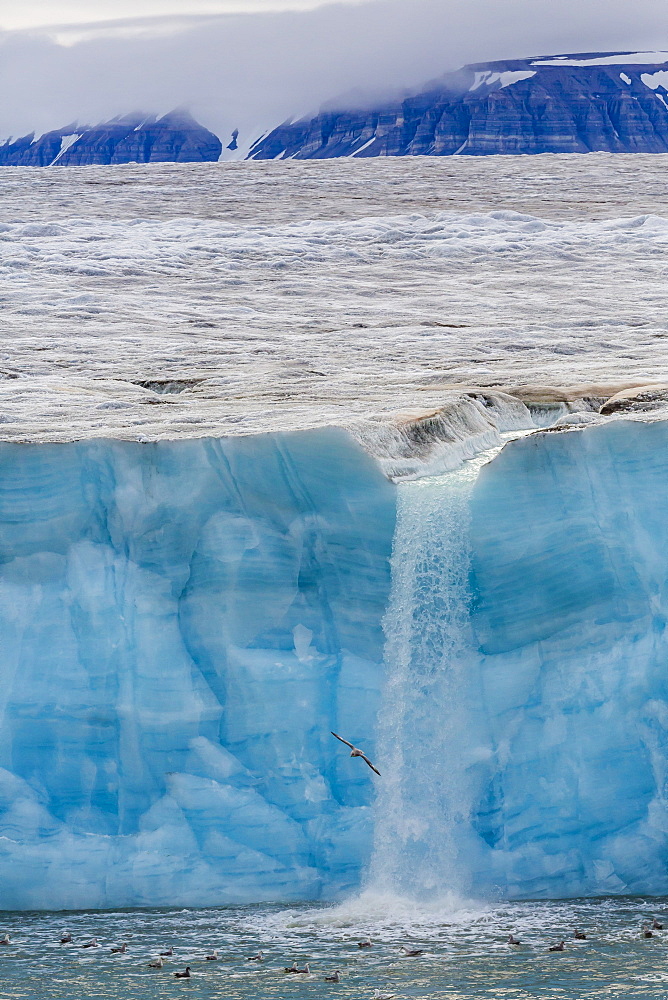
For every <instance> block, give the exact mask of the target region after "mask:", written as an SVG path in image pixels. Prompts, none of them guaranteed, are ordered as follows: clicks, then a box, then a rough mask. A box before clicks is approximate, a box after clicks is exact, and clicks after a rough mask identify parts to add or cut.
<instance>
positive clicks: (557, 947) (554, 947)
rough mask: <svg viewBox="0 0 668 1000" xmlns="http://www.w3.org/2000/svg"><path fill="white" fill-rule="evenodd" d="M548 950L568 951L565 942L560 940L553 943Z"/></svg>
mask: <svg viewBox="0 0 668 1000" xmlns="http://www.w3.org/2000/svg"><path fill="white" fill-rule="evenodd" d="M548 951H566V947H565V944H564V942H563V941H560V942H559V944H551V945H550V947H549V948H548Z"/></svg>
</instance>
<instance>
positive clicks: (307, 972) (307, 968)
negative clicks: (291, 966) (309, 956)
mask: <svg viewBox="0 0 668 1000" xmlns="http://www.w3.org/2000/svg"><path fill="white" fill-rule="evenodd" d="M295 972H298V973H299V974H300V975H303V976H310V975H311V966H310V965H309V964H308V962H307V963H306V965H305V966H304V968H303V969H295Z"/></svg>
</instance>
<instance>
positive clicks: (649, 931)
mask: <svg viewBox="0 0 668 1000" xmlns="http://www.w3.org/2000/svg"><path fill="white" fill-rule="evenodd" d="M662 930H663V924H662V923H661V922H660V921H659V920H657V919H656V917H653V919H652V922H651V924H649V925H648V926H645V927H643V928H642V937H643V938H651V937H654V932H655V931H662ZM573 939H574V940H575V941H586V940H587V935H586V934H585V932H584V931H581V930H577V929H576V930H574V931H573ZM60 943H61V945H72V946H73V947H74V946H75V941H74V937H73V936H72V934H71V933H70V932H69V931H63V934H62V936H61V938H60ZM507 943H508V944H509V945H518V946H519V945H521V944H522V941H521V940H520V939H519V938H517V937H515V935H514V934H509V935H508V939H507ZM11 944H12V940H11V938H10V936H9V934H5V935H4V937H1V938H0V946H2V945H5V946H7V947H9V946H10V945H11ZM78 947H80V948H83V949H87V948H100V947H101V945H100V942H99V941H98V940H97V938H92V939H91V940H90V941H86V943H85V944H82V945H79V946H78ZM357 947H358V948H362V949H363V948H371V947H373V941H372V940H371V938H365V939H364V940H363V941H358V942H357ZM399 950H400V951H401V952H402V953H403V954H404V955H405V956H406V957H408V958H419V957H420V955H425V954H427V952H426V951H425V949H424V948H408V947H406V946H405V945H401V947H400V949H399ZM547 950H548V951H551V952H553V951H554V952H557V951H566V941H565V939H563V940H561V941H558V942H556V944H552V945H550V946H549V948H548V949H547ZM127 951H128V942H127V941H124V942H123V944H120V945H116V946H115V947H113V948H111V949H110V953H111V954H112V955H125V954H127ZM174 955H175V952H174V948H173V946H170V947H169V948H167V949H166V950H165V951H161V952H160V953H159V955H158V956H157V957H156V958H155V959H153V961H151V962H149V963H148V967H149V968H150V969H162V968H163V967H164V966H165V964H166V962H165V959H170V958H173V957H174ZM204 960H205V961H207V962H219V961H221V957H220V954H219V952H218V949H216V950H214V951H212V952H211V954H210V955H206V956H205V957H204ZM246 961H247V962H264V954H263V952H261V951H258V952H257V953H256V954H255V955H249V956H248V957H247V958H246ZM283 972H284V974H286V975H294V976H310V975H312V974H313V973H312V972H311V967H310V965H309V963H308V962H306V963H305V964H304V966H303V968H301V969H300V968H299V966H298V965H297V963H296V962H293V963H292V965H291V966H286V967H284V969H283ZM172 975H173V976H174V978H175V979H190V978H191V977H192V969H191V966H190V965H186V967H185V969H184V970H183V971H182V972H174V973H172ZM324 982H326V983H340V982H341V972H340V970H339V969H336V970H335V971H334V972H332V973H331V975H329V976H324ZM396 996H397V994H396V993H387V992H384V991H382V990H378V989H377V990H375V991H374V994H373V1000H393V998H394V997H396Z"/></svg>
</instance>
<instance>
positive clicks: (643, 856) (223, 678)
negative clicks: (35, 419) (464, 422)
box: [0, 420, 668, 908]
mask: <svg viewBox="0 0 668 1000" xmlns="http://www.w3.org/2000/svg"><path fill="white" fill-rule="evenodd" d="M666 455H668V423H667V422H662V421H655V422H653V423H646V422H641V421H640V420H618V421H616V422H611V423H608V424H602V425H597V426H584V425H583V427H582V428H579V429H571V430H560V431H558V432H551V431H550V432H541V433H538V434H532V435H530V436H528V437H525V438H524V439H522V440H516V441H513V442H512V443H511V444H509V445H507V446H506V447H505V448H504V449H503V450H502V451H501V452H500V454H498V455H497V457H496V458H495V459H494V460H493V461H492V462H490V463H489V464H486V465H485V464H484V458H483V459H478V460H475V461H473V462H468V463H466V464H465V465H464V466H462V467H461V468H460V469H459V470H454V471H451V472H449V473H447V474H446V475H443V476H440V477H435V478H432V479H422V480H419V479H418V480H415V481H411V482H405V483H401V484H400V485H399V486H394V485H392V484H391V483H390V482H389V481H388V480H387V478H386V477H385V476H383V475H382V473H381V472H380V470H379V466H378V465H377V463H376V462H375V461H374V460H373V459H372V458H370V457H369V456H368V455H367V454H366V453H365V452H364V451H363V450H362V448H361V447H359V446H358V445H357V444H356V443H355V442H354V440H353V438H352V437H351V436H350V435H349V434H347V433H346V432H344V431H341V430H336V429H329V430H317V431H309V432H300V433H296V434H272V435H263V436H255V437H247V438H235V439H225V440H214V439H211V440H208V439H207V440H199V441H180V442H171V443H170V442H158V443H153V444H139V443H131V442H118V441H116V442H113V441H88V442H84V443H79V444H60V445H51V444H48V445H47V444H44V445H28V444H3V445H0V635H1V637H2V642H1V644H0V681H1V683H0V907H1V908H32V907H51V908H60V907H62V908H73V907H92V906H100V907H104V906H113V907H116V906H121V905H149V904H150V905H161V904H169V905H179V904H180V905H197V904H212V903H214V904H215V903H227V902H244V901H257V900H268V899H275V900H289V899H314V898H334V897H336V896H337V895H339V896H340V895H341V894H342V893H345V892H346V891H348V890H350V889H353V888H356V887H357V886H358V885H359V884H360V881H361V878H362V873H363V872H365V871H366V873H367V875H366V878H367V880H369V879H370V880H371V881H372V883H373V884H375V885H376V886H379V887H381V888H385V889H392V890H393V891H396V890H399V891H401V892H404V893H406V894H408V895H413V896H416V897H417V898H420V899H423V898H424V897H425V896H428V895H437V894H440V893H442V892H444V891H447V890H450V889H455V890H456V891H458V892H460V893H473V894H476V895H494V896H515V897H540V896H542V897H556V896H572V895H582V894H599V893H604V894H605V893H666V892H668V875H666V871H667V866H666V859H667V858H668V792H667V789H668V766H667V765H668V710H667V708H666V703H667V699H668V670H667V664H668V633H667V630H666V622H667V621H668V587H667V583H666V580H667V578H668V560H667V559H666V553H667V552H668V490H666V485H667V484H668V461H667V460H666ZM427 457H428V458H429V454H428V456H427ZM429 460H430V461H431V459H429ZM395 527H396V530H395ZM390 557H391V558H392V563H391V572H392V577H391V575H390ZM383 626H384V630H385V631H384V633H383ZM330 729H336V730H337V731H339V732H342V733H343V734H344V735H349V736H350V737H351V738H352V739H353V740H355V741H359V742H363V745H364V747H365V748H366V749H368V750H369V752H370V753H372V754H377V755H378V757H377V759H378V763H379V765H380V769H381V771H382V778H381V779H376V778H375V777H374V776H373V775H372V773H371V772H370V771H369V770H368V768H366V767H364V766H361V765H360V762H359V761H355V760H351V759H350V758H349V757H348V756H347V753H346V751H345V749H344V748H340V747H339V745H338V744H336V743H335V741H334V740H333V739H332V737H330V736H329V730H330ZM376 790H378V792H379V798H378V800H377V802H376V803H375V813H374V794H375V791H376Z"/></svg>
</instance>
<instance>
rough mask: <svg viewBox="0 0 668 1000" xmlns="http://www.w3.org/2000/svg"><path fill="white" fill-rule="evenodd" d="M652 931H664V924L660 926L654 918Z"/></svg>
mask: <svg viewBox="0 0 668 1000" xmlns="http://www.w3.org/2000/svg"><path fill="white" fill-rule="evenodd" d="M652 930H655V931H662V930H663V924H660V923H659V921H658V920H657V919H656V917H653V918H652Z"/></svg>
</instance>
